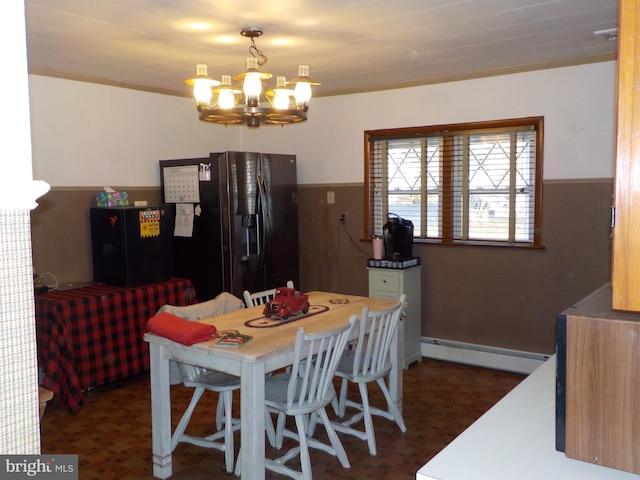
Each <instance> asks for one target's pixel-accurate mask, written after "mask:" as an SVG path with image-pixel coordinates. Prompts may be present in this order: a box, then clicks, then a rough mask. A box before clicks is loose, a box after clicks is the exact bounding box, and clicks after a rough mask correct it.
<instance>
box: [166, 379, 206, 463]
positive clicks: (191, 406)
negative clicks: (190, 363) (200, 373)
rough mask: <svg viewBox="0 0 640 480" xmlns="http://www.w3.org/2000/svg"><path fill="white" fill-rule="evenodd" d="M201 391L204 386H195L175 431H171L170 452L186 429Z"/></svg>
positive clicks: (202, 391)
mask: <svg viewBox="0 0 640 480" xmlns="http://www.w3.org/2000/svg"><path fill="white" fill-rule="evenodd" d="M203 393H204V388H196V389H195V390H194V392H193V396H192V397H191V402H189V406H188V407H187V409H186V410H185V412H184V414H183V415H182V418H181V419H180V422H178V426H177V427H176V430H175V432H173V435H172V436H171V451H172V452H173V451H174V450H175V449H176V445H178V442H179V441H180V437H182V434H183V433H184V431H185V430H186V429H187V425H188V424H189V420H191V415H193V411H194V410H195V408H196V405H197V404H198V401H199V400H200V397H202V394H203Z"/></svg>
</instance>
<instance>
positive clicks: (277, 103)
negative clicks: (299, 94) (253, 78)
mask: <svg viewBox="0 0 640 480" xmlns="http://www.w3.org/2000/svg"><path fill="white" fill-rule="evenodd" d="M274 93H275V96H274V99H273V106H274V107H275V108H277V109H278V110H286V109H287V108H289V95H290V93H291V91H290V90H288V89H287V79H286V77H278V78H277V84H276V89H275V92H274Z"/></svg>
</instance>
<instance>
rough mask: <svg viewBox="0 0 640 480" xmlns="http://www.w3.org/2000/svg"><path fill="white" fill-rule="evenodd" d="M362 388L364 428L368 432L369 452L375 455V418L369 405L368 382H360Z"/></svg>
mask: <svg viewBox="0 0 640 480" xmlns="http://www.w3.org/2000/svg"><path fill="white" fill-rule="evenodd" d="M358 387H359V389H360V399H361V400H362V413H363V414H364V430H365V432H366V433H367V443H368V444H369V453H370V454H371V455H373V456H375V455H376V454H377V451H376V433H375V431H374V429H373V419H372V418H371V410H370V405H369V391H368V388H367V384H366V383H358Z"/></svg>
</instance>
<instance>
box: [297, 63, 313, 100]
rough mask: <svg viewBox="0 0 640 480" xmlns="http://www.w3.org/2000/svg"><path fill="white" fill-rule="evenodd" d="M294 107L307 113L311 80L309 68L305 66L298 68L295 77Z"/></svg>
mask: <svg viewBox="0 0 640 480" xmlns="http://www.w3.org/2000/svg"><path fill="white" fill-rule="evenodd" d="M295 80H296V89H295V92H294V95H295V97H296V105H297V106H298V108H300V109H302V110H304V111H307V110H308V109H309V101H310V100H311V82H312V81H311V79H310V78H309V67H308V66H307V65H299V66H298V76H297V77H296V79H295Z"/></svg>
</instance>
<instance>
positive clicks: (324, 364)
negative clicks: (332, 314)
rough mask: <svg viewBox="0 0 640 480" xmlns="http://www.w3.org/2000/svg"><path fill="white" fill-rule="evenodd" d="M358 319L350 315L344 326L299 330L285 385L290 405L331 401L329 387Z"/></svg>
mask: <svg viewBox="0 0 640 480" xmlns="http://www.w3.org/2000/svg"><path fill="white" fill-rule="evenodd" d="M357 320H358V316H357V315H355V314H354V315H351V317H350V318H349V322H348V323H347V324H346V325H344V326H342V327H340V328H337V329H335V330H330V331H327V332H321V333H309V334H305V331H304V328H300V329H299V330H298V333H297V336H296V344H295V348H294V353H293V365H292V367H291V378H290V380H289V385H288V388H287V406H288V407H289V408H292V407H293V408H304V407H310V408H313V407H314V406H315V407H317V408H319V407H321V406H324V405H327V404H328V403H329V402H331V400H332V398H333V395H330V394H329V393H330V390H329V387H330V386H331V385H332V381H333V377H334V375H335V373H336V369H337V368H338V363H339V362H340V358H341V357H342V354H343V352H344V349H345V347H346V345H347V342H348V341H349V337H350V335H351V331H352V330H353V328H354V325H355V324H356V322H357Z"/></svg>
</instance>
